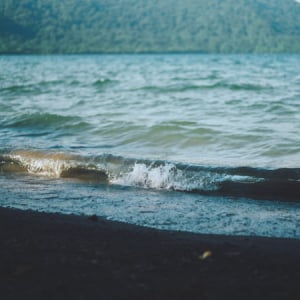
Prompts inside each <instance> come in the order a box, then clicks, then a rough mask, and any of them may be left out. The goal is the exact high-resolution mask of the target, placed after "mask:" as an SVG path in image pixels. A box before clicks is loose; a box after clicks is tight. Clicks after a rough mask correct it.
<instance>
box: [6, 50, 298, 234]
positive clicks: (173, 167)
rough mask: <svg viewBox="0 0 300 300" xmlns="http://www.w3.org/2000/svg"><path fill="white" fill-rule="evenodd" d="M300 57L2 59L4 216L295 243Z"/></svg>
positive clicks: (185, 56)
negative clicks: (10, 211) (53, 214)
mask: <svg viewBox="0 0 300 300" xmlns="http://www.w3.org/2000/svg"><path fill="white" fill-rule="evenodd" d="M299 132H300V56H299V55H197V54H180V55H179V54H178V55H177V54H176V55H175V54H174V55H167V54H166V55H77V56H67V55H65V56H0V187H1V194H0V205H2V206H10V207H16V208H22V209H36V210H41V211H57V212H62V213H75V214H96V215H99V216H103V217H105V218H108V219H113V220H120V221H125V222H130V223H134V224H139V225H143V226H151V227H157V228H163V229H173V230H184V231H193V232H201V233H220V234H237V235H262V236H276V237H291V238H300V134H299Z"/></svg>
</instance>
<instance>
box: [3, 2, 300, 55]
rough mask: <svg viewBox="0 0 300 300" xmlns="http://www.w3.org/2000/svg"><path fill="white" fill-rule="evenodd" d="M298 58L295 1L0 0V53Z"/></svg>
mask: <svg viewBox="0 0 300 300" xmlns="http://www.w3.org/2000/svg"><path fill="white" fill-rule="evenodd" d="M188 51H191V52H204V53H242V52H243V53H249V52H258V53H274V52H275V53H276V52H288V53H300V4H299V3H297V2H296V1H295V0H84V1H83V0H1V2H0V53H120V52H121V53H131V52H140V53H142V52H188Z"/></svg>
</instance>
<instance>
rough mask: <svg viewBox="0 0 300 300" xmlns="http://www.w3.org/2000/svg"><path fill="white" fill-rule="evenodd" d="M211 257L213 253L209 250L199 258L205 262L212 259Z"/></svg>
mask: <svg viewBox="0 0 300 300" xmlns="http://www.w3.org/2000/svg"><path fill="white" fill-rule="evenodd" d="M211 256H212V252H211V251H210V250H207V251H204V252H203V253H202V255H199V256H198V258H199V259H200V260H205V259H207V258H209V257H211Z"/></svg>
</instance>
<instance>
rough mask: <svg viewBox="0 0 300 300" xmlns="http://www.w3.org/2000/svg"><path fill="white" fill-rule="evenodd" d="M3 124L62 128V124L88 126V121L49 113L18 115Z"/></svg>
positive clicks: (11, 126) (21, 126) (9, 126)
mask: <svg viewBox="0 0 300 300" xmlns="http://www.w3.org/2000/svg"><path fill="white" fill-rule="evenodd" d="M1 123H2V126H4V127H8V128H33V129H44V128H61V127H62V126H70V127H75V128H77V127H80V128H82V127H86V126H88V123H86V122H83V121H82V120H81V118H80V117H76V116H63V115H57V114H48V113H32V114H30V113H29V114H22V115H19V116H18V117H14V118H7V119H5V120H3V121H2V122H1Z"/></svg>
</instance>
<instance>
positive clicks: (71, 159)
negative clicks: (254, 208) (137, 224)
mask: <svg viewBox="0 0 300 300" xmlns="http://www.w3.org/2000/svg"><path fill="white" fill-rule="evenodd" d="M0 172H1V173H7V172H13V173H18V172H21V173H29V174H32V175H37V176H46V177H52V178H73V179H79V180H84V181H89V182H90V181H92V182H99V183H101V184H116V185H122V186H132V187H139V188H146V189H157V190H173V191H179V192H189V193H199V194H204V195H208V196H209V195H219V196H229V197H247V198H254V199H262V200H265V199H267V200H279V201H295V202H299V201H300V196H299V195H300V168H281V169H265V168H251V167H230V168H228V167H209V166H201V165H192V164H181V163H175V162H169V161H158V160H143V159H132V158H125V157H121V156H114V155H110V154H103V155H99V156H89V157H84V156H78V155H73V154H67V153H51V152H50V153H49V152H47V153H45V152H40V151H28V150H22V151H12V152H7V153H2V154H1V155H0Z"/></svg>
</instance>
